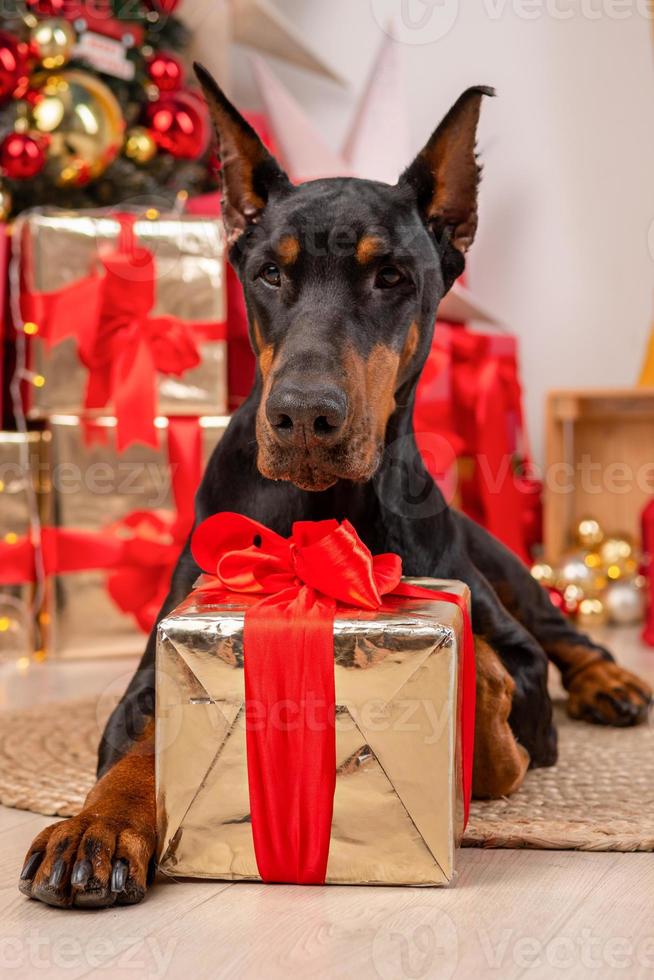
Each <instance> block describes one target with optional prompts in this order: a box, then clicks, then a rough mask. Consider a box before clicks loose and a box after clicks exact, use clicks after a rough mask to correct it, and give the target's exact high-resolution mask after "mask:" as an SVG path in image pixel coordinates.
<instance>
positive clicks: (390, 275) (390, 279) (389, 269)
mask: <svg viewBox="0 0 654 980" xmlns="http://www.w3.org/2000/svg"><path fill="white" fill-rule="evenodd" d="M405 278H406V277H405V276H404V275H403V274H402V273H401V272H400V270H399V269H396V268H395V266H394V265H383V266H382V267H381V268H380V269H378V270H377V275H376V276H375V287H376V288H377V289H392V288H393V286H399V284H400V283H401V282H404V280H405Z"/></svg>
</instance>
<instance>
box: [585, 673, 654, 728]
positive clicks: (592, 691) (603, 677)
mask: <svg viewBox="0 0 654 980" xmlns="http://www.w3.org/2000/svg"><path fill="white" fill-rule="evenodd" d="M568 692H569V694H570V697H569V700H568V704H567V709H568V714H569V715H570V717H571V718H579V719H582V720H583V721H590V722H594V723H595V724H597V725H617V726H618V727H620V728H624V727H627V726H628V725H638V724H640V723H641V722H643V721H645V720H646V719H647V714H648V711H649V706H650V704H651V701H652V689H651V687H650V686H649V684H646V683H645V681H643V680H641V679H640V677H637V676H636V675H635V674H632V673H631V672H630V671H628V670H625V669H624V667H620V666H619V665H618V664H615V663H613V662H612V661H610V660H599V661H595V662H594V663H590V664H588V666H587V667H584V668H583V669H582V670H580V671H579V673H577V674H575V676H574V677H573V678H572V679H571V681H570V683H569V684H568Z"/></svg>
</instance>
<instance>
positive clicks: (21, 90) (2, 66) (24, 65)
mask: <svg viewBox="0 0 654 980" xmlns="http://www.w3.org/2000/svg"><path fill="white" fill-rule="evenodd" d="M28 58H29V47H28V45H27V44H25V43H24V41H19V40H18V38H17V37H14V35H13V34H9V32H8V31H0V103H1V102H6V101H7V100H8V99H10V98H11V97H12V96H15V97H16V98H18V99H20V98H22V96H23V95H24V94H25V92H26V91H27V87H28V85H29V73H28Z"/></svg>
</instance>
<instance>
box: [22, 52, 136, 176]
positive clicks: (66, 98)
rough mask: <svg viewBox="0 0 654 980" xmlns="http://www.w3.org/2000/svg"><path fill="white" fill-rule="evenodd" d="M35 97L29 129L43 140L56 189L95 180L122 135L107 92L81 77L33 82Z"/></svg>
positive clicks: (84, 75)
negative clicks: (36, 97)
mask: <svg viewBox="0 0 654 980" xmlns="http://www.w3.org/2000/svg"><path fill="white" fill-rule="evenodd" d="M34 87H35V88H36V90H37V92H38V93H39V98H38V99H37V100H36V102H35V105H34V107H33V109H32V118H31V120H30V128H32V129H35V130H37V131H38V132H39V133H42V134H44V135H45V136H47V137H48V139H49V150H48V167H49V169H50V170H51V172H52V171H54V174H53V175H54V179H55V180H56V183H57V184H59V185H60V186H65V185H71V184H72V185H74V186H77V187H82V186H84V185H85V184H88V183H89V182H90V181H92V180H94V179H95V178H96V177H99V176H100V175H101V174H102V173H104V171H105V170H106V168H107V167H108V166H109V164H110V163H111V162H112V160H113V159H114V158H115V156H116V154H117V153H118V152H119V150H120V147H121V144H122V141H123V131H124V121H123V116H122V112H121V109H120V106H119V104H118V102H117V100H116V99H115V97H114V95H113V93H112V92H111V90H110V89H109V88H108V87H107V86H106V85H105V84H104V82H101V81H100V80H99V79H98V78H95V77H94V76H93V75H90V74H89V73H88V72H85V71H77V70H71V71H62V72H58V73H56V74H53V75H41V76H40V77H38V78H37V79H35V80H34Z"/></svg>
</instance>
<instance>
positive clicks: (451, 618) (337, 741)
mask: <svg viewBox="0 0 654 980" xmlns="http://www.w3.org/2000/svg"><path fill="white" fill-rule="evenodd" d="M193 555H194V557H195V560H196V562H197V563H198V564H199V566H200V567H201V568H202V569H204V570H205V571H206V572H207V573H209V574H208V575H207V576H206V577H204V578H203V579H202V580H201V581H200V583H198V585H197V586H196V588H195V590H194V591H193V593H192V594H191V595H190V596H189V597H188V598H187V599H186V600H185V601H184V602H183V603H182V604H181V605H180V606H178V608H177V609H176V610H174V611H173V612H172V613H170V614H169V615H168V616H166V617H165V618H164V619H163V621H162V622H161V623H160V624H159V627H158V643H157V678H156V689H157V706H156V782H157V824H158V864H159V868H160V870H161V871H163V872H164V873H166V874H170V875H172V876H174V877H179V876H193V877H203V878H225V879H229V880H263V881H267V882H280V881H281V882H296V883H303V884H320V883H323V882H331V883H340V884H346V883H366V884H403V885H444V884H447V883H449V882H451V881H452V880H453V878H454V877H455V869H456V863H455V861H456V859H455V853H456V847H457V844H458V843H459V840H460V837H461V834H462V831H463V827H464V824H465V820H466V819H467V812H468V806H469V801H470V792H471V784H472V751H473V740H474V710H475V668H474V652H473V641H472V631H471V626H470V617H469V608H468V607H469V591H468V589H467V587H466V586H465V585H463V583H461V582H439V581H435V580H431V579H421V580H410V579H403V578H402V568H401V562H400V559H399V558H398V556H397V555H392V554H386V555H377V556H374V557H373V556H372V555H371V554H370V552H369V551H368V549H367V548H366V547H365V545H364V544H363V542H362V541H361V540H360V539H359V538H358V536H357V534H356V531H355V530H354V528H353V527H352V525H351V524H349V522H348V521H344V522H343V523H341V524H339V523H338V522H337V521H320V522H300V523H297V524H295V525H294V527H293V532H292V534H291V537H290V538H289V539H286V538H282V537H280V536H279V535H278V534H275V533H274V532H272V531H271V530H269V529H268V528H266V527H264V526H263V525H261V524H258V523H257V522H256V521H252V520H250V519H249V518H247V517H243V516H242V515H238V514H229V513H223V514H218V515H216V516H214V517H211V518H209V519H208V520H206V521H205V522H204V523H203V524H201V525H200V526H199V527H198V528H197V529H196V531H195V532H194V537H193Z"/></svg>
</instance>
